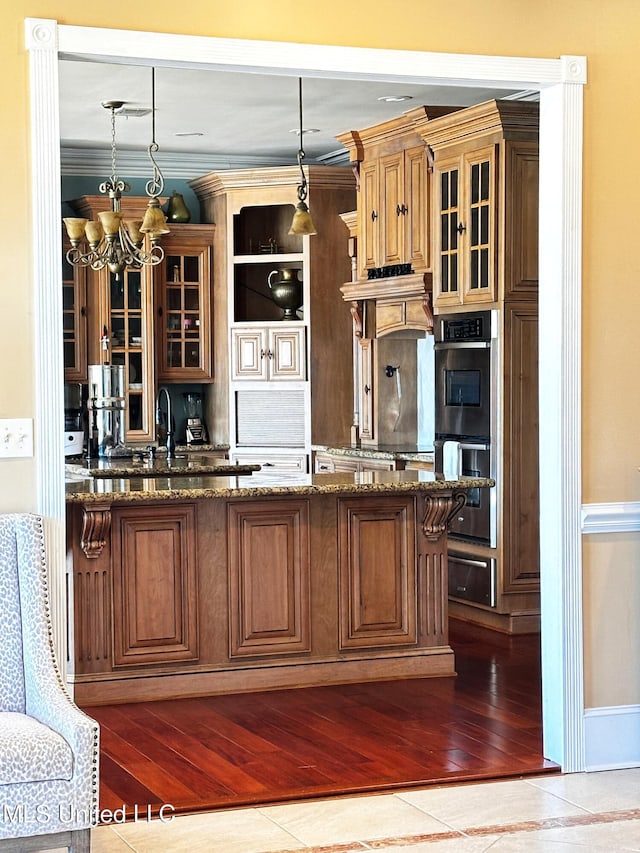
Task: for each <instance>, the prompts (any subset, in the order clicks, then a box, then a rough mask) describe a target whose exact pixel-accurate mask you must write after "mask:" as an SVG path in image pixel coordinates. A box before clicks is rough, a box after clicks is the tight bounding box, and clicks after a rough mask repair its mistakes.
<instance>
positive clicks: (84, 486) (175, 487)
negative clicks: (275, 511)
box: [66, 471, 495, 503]
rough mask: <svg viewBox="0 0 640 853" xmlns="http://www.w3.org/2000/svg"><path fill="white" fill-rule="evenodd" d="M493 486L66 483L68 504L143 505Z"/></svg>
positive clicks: (390, 480)
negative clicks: (218, 499)
mask: <svg viewBox="0 0 640 853" xmlns="http://www.w3.org/2000/svg"><path fill="white" fill-rule="evenodd" d="M493 485H495V482H494V481H493V480H490V479H484V478H471V477H460V478H459V479H457V480H445V479H444V478H443V477H442V475H436V474H434V473H432V472H431V471H367V472H363V473H359V474H352V473H336V474H285V473H280V472H278V473H264V472H262V471H259V472H257V473H254V474H246V475H244V476H242V475H241V476H235V477H226V476H215V477H214V476H208V475H203V476H187V477H181V476H171V477H162V476H153V475H152V476H150V477H135V478H133V479H132V478H122V479H102V478H93V477H91V476H87V477H86V479H83V480H78V481H75V482H70V481H69V482H67V484H66V501H67V503H99V502H105V501H107V502H111V503H143V502H149V501H180V500H202V499H211V498H261V497H268V496H275V495H281V496H282V495H313V494H362V493H376V492H377V493H394V492H395V493H398V492H414V491H420V492H437V491H447V490H452V489H473V488H482V487H485V486H486V487H489V486H493Z"/></svg>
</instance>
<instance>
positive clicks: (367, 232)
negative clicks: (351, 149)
mask: <svg viewBox="0 0 640 853" xmlns="http://www.w3.org/2000/svg"><path fill="white" fill-rule="evenodd" d="M427 180H428V177H427V169H426V157H425V151H424V146H417V147H415V148H408V149H406V150H404V151H397V152H395V153H393V154H388V155H386V156H383V157H380V158H379V159H373V160H371V161H369V162H367V161H365V162H363V164H362V168H361V170H360V193H361V202H360V208H359V210H360V223H359V224H360V235H361V237H360V244H359V252H358V258H359V270H358V275H359V277H360V278H366V277H367V271H368V270H369V269H372V268H375V267H384V266H393V265H395V264H406V263H408V264H411V266H412V267H413V269H414V270H415V271H418V270H422V269H426V268H427V264H428V232H427V225H428V193H427Z"/></svg>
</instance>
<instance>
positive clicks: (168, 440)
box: [156, 386, 176, 459]
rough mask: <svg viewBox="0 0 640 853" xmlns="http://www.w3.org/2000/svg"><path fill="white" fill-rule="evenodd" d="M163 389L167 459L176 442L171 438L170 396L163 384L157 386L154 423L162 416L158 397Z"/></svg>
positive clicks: (171, 453) (169, 457)
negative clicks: (165, 407) (165, 400)
mask: <svg viewBox="0 0 640 853" xmlns="http://www.w3.org/2000/svg"><path fill="white" fill-rule="evenodd" d="M163 391H164V395H165V397H166V398H167V437H166V439H165V445H166V448H167V459H171V458H172V457H173V456H174V455H175V452H176V443H175V440H174V438H173V417H172V415H171V397H170V396H169V392H168V391H167V389H166V388H165V387H164V386H163V387H161V388H158V397H157V399H156V423H161V418H162V409H161V408H160V397H161V395H162V392H163Z"/></svg>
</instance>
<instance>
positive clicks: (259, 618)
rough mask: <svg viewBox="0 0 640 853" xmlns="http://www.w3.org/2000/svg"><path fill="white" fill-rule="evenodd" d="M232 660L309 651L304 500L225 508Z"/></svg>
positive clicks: (307, 530) (307, 572) (306, 539)
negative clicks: (226, 517)
mask: <svg viewBox="0 0 640 853" xmlns="http://www.w3.org/2000/svg"><path fill="white" fill-rule="evenodd" d="M227 529H228V539H229V614H230V628H231V649H230V655H231V657H232V658H233V657H237V656H244V655H271V654H278V653H285V652H286V653H287V654H290V653H292V652H308V651H309V649H310V627H309V626H310V614H309V505H308V502H307V501H274V500H270V501H252V503H251V504H250V505H247V504H230V505H229V514H228V527H227Z"/></svg>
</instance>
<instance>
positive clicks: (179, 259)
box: [154, 225, 214, 382]
mask: <svg viewBox="0 0 640 853" xmlns="http://www.w3.org/2000/svg"><path fill="white" fill-rule="evenodd" d="M171 228H172V230H171V234H169V236H167V237H165V238H164V239H163V241H162V247H163V249H164V253H165V256H164V260H163V261H162V263H161V264H160V265H159V266H158V268H157V269H156V270H155V271H154V275H155V283H156V294H155V298H156V306H155V308H156V315H157V324H156V363H157V375H158V380H159V381H169V382H171V381H173V382H208V381H210V380H211V379H212V378H213V365H212V356H211V354H212V350H213V341H212V329H213V323H212V315H211V280H212V279H211V276H212V269H211V266H212V252H213V232H214V229H213V227H212V226H210V225H172V226H171Z"/></svg>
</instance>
